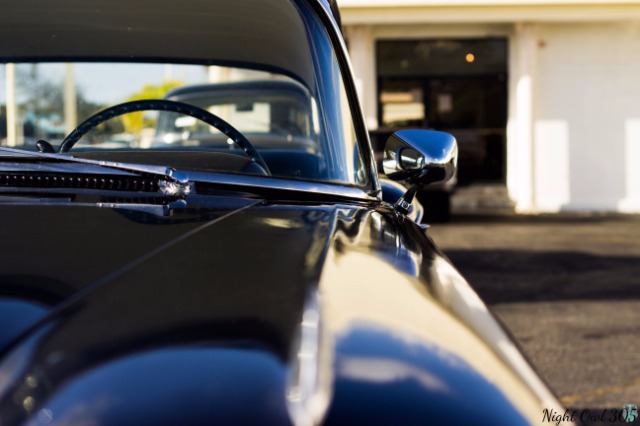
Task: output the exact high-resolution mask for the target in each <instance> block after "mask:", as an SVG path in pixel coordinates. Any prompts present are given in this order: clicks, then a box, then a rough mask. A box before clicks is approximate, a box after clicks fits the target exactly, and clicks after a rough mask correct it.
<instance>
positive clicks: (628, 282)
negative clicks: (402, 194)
mask: <svg viewBox="0 0 640 426" xmlns="http://www.w3.org/2000/svg"><path fill="white" fill-rule="evenodd" d="M429 233H430V235H431V236H432V237H433V239H434V240H435V241H436V243H437V244H438V245H439V246H440V248H441V249H442V250H443V251H444V252H445V253H446V254H447V256H449V258H450V259H451V260H452V262H453V263H454V264H455V265H456V267H457V268H458V269H459V270H460V271H461V272H462V274H463V275H465V277H466V278H467V279H468V281H469V282H470V284H471V285H472V286H473V287H474V288H475V289H476V291H477V292H478V293H479V294H480V296H481V297H482V298H483V299H484V300H485V302H487V304H488V305H489V308H490V309H491V310H492V311H493V312H494V314H495V315H496V316H497V317H498V318H499V319H500V320H501V321H502V322H503V323H504V325H505V326H506V328H507V329H508V330H509V331H510V332H511V333H512V334H513V336H514V337H515V339H516V340H517V342H518V343H519V344H520V345H521V347H522V349H523V350H524V352H525V354H526V355H527V356H528V357H529V359H530V361H531V362H532V364H533V365H534V367H535V368H536V369H537V370H538V371H539V373H540V374H541V375H542V377H543V378H544V379H545V380H546V381H547V383H548V384H549V386H550V387H551V389H552V390H553V391H554V392H555V393H556V395H558V397H559V398H560V400H561V401H562V402H563V403H564V404H565V406H567V407H570V408H572V409H578V410H585V409H589V410H592V411H593V412H597V411H598V410H603V409H617V410H621V409H622V407H623V405H624V404H627V403H633V404H638V405H640V371H639V370H638V366H640V216H634V215H595V214H592V215H577V214H571V215H570V214H561V215H543V216H519V215H513V214H491V215H479V214H475V215H471V214H468V215H454V217H453V218H452V220H451V221H450V222H449V223H444V224H434V225H433V226H432V227H431V228H430V229H429ZM589 424H611V423H608V422H600V423H599V422H589Z"/></svg>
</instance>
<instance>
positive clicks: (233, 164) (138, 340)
mask: <svg viewBox="0 0 640 426" xmlns="http://www.w3.org/2000/svg"><path fill="white" fill-rule="evenodd" d="M0 8H1V9H0V10H1V12H0V58H1V59H2V62H3V63H4V70H5V72H4V74H3V75H4V78H5V82H4V83H5V84H4V86H5V87H8V88H10V89H11V90H8V91H7V93H6V96H5V97H4V102H5V105H4V108H5V109H6V112H7V116H8V117H10V118H11V119H12V120H13V121H9V128H11V126H16V127H19V126H18V125H17V124H16V123H19V122H20V116H21V114H25V112H31V113H33V114H35V116H36V117H37V118H36V120H35V123H36V125H38V123H39V121H38V120H45V119H46V120H49V121H53V120H55V119H56V117H58V118H57V119H58V120H62V118H63V117H64V119H65V122H66V123H67V126H69V127H74V126H75V129H71V128H70V129H69V130H70V131H69V133H68V135H67V136H66V137H65V138H64V140H47V139H46V138H42V139H40V140H38V141H37V143H36V144H35V145H33V144H25V143H24V138H21V135H20V132H19V131H17V132H7V137H6V139H5V140H4V141H3V146H2V147H0V216H1V218H2V220H1V221H0V223H1V225H0V227H1V228H0V235H2V240H3V243H2V245H1V248H0V253H1V257H0V425H2V426H14V425H41V424H42V425H49V424H50V425H218V424H219V425H227V424H268V425H276V424H282V425H286V424H294V425H315V424H367V425H371V424H389V425H406V424H416V425H417V424H420V425H422V424H437V425H443V424H487V425H510V426H512V425H520V424H532V423H539V422H540V421H542V419H543V412H544V410H556V411H555V412H561V411H562V409H561V407H560V405H559V403H558V402H557V400H556V399H555V397H554V396H553V395H552V394H551V393H550V392H549V390H548V389H547V387H546V386H545V385H544V384H543V383H542V381H541V380H540V378H539V377H538V376H537V374H536V373H535V372H534V371H533V369H532V368H531V367H530V366H529V364H528V363H527V362H526V361H525V359H524V358H523V356H522V355H521V354H520V352H519V351H518V350H517V349H516V347H515V346H514V344H513V343H512V341H511V340H510V338H509V337H508V335H507V334H506V333H505V332H504V331H503V329H502V328H501V327H500V326H499V324H498V323H497V322H496V320H495V319H494V318H493V317H492V315H491V314H490V313H489V312H488V310H487V308H486V307H485V305H484V304H483V303H482V302H481V301H480V299H479V298H478V296H477V295H476V294H475V293H474V291H473V290H472V289H471V288H470V287H469V285H468V284H467V283H466V281H465V280H464V279H463V278H462V277H461V276H460V274H459V273H458V272H457V271H456V269H455V268H454V267H453V266H452V265H451V264H450V263H449V261H448V259H447V258H446V257H445V256H444V255H443V254H442V253H441V252H440V251H439V250H438V248H437V247H436V246H435V245H434V243H433V241H432V240H431V238H430V237H429V235H428V232H427V231H426V226H421V225H420V224H419V223H417V222H418V221H417V218H416V214H419V213H417V212H419V208H417V207H416V205H415V204H414V200H413V198H414V195H415V193H416V191H417V190H418V189H420V188H421V187H423V186H424V185H427V184H429V183H438V182H443V181H446V180H447V179H449V178H450V177H451V176H452V175H453V174H454V171H455V167H456V159H457V148H456V143H455V140H454V139H453V137H451V136H450V135H448V134H446V133H440V132H434V131H400V132H397V133H395V134H394V135H392V136H391V137H390V138H389V140H388V142H387V144H386V147H385V154H384V155H385V157H384V168H385V172H386V174H387V178H389V179H391V180H394V181H397V182H402V183H403V184H404V185H405V187H398V186H397V184H396V183H393V184H392V183H388V182H387V181H384V180H382V181H381V179H379V177H378V174H377V171H376V167H375V161H374V158H373V155H372V150H371V148H370V144H369V140H368V134H367V129H366V128H365V125H364V121H363V117H362V113H361V111H360V109H359V106H358V100H357V96H356V91H355V90H354V81H353V77H352V75H351V73H350V68H349V62H348V58H347V53H346V49H345V46H344V42H343V39H342V36H341V32H340V28H339V25H338V23H337V20H336V16H335V7H334V8H332V7H331V5H330V4H329V3H328V2H326V1H325V0H242V1H236V0H207V1H201V0H179V1H178V0H163V1H151V0H137V1H129V0H57V1H55V2H49V1H44V0H22V1H19V2H15V1H8V0H2V1H0ZM74 81H75V83H74ZM167 81H171V82H174V83H175V82H176V81H177V82H178V83H179V84H178V83H175V84H172V86H173V87H175V86H179V85H181V84H183V85H188V86H194V85H205V86H200V87H205V88H206V87H209V88H210V87H211V86H206V85H213V86H214V87H216V88H217V89H218V93H220V92H221V89H224V90H223V92H224V98H225V99H226V101H225V102H224V103H222V102H218V103H216V102H214V103H210V104H199V103H198V102H195V101H193V102H190V100H189V96H187V94H188V90H186V89H183V91H182V92H180V90H181V89H176V90H178V91H177V92H174V93H173V95H171V94H170V95H169V96H168V97H167V98H164V95H165V93H166V91H164V92H161V93H160V94H158V95H155V96H146V97H145V96H143V95H140V93H142V94H145V93H146V94H149V93H155V92H153V90H151V89H150V87H151V86H154V84H155V86H157V87H160V86H162V87H164V86H167V84H165V83H166V82H167ZM154 82H155V83H154ZM163 85H164V86H163ZM155 86H154V87H155ZM141 87H142V89H141ZM240 87H244V88H245V89H246V88H247V87H249V88H252V90H240V89H239V88H240ZM151 88H153V87H151ZM259 88H261V89H260V90H258V89H259ZM45 89H46V90H45ZM263 89H264V90H263ZM185 90H186V91H185ZM265 90H266V91H268V92H269V99H270V100H269V101H268V102H267V101H265V97H264V93H265ZM180 93H181V94H182V95H181V96H180V97H178V96H177V95H178V94H180ZM56 94H58V95H56ZM54 95H56V96H54ZM240 96H242V99H239V98H238V99H236V97H240ZM178 98H179V99H178ZM275 98H278V99H281V100H283V104H282V105H284V104H287V103H288V104H287V105H288V106H282V105H280V103H278V102H273V99H275ZM285 101H286V102H285ZM56 102H57V103H56ZM292 105H293V106H292ZM56 108H57V109H56ZM95 110H97V111H95ZM76 117H79V118H80V121H81V122H80V123H79V124H77V123H73V121H74V119H76ZM196 121H201V122H203V123H206V126H204V125H198V128H197V129H198V130H197V131H196V130H195V127H194V126H196V124H195V122H196ZM163 123H164V124H163ZM167 123H168V124H167ZM166 126H169V127H170V128H171V129H172V130H167V129H168V127H166ZM36 127H37V126H36ZM162 129H164V130H162ZM203 129H204V130H203ZM160 130H162V132H161V131H160ZM36 136H37V135H36ZM381 182H382V183H381ZM405 188H406V189H405Z"/></svg>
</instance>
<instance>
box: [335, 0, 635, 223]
mask: <svg viewBox="0 0 640 426" xmlns="http://www.w3.org/2000/svg"><path fill="white" fill-rule="evenodd" d="M343 3H346V4H347V7H346V8H343V12H344V13H343V20H344V23H345V32H346V35H347V37H348V38H349V40H350V46H351V48H352V50H353V48H354V47H355V48H357V49H358V52H353V53H352V55H353V56H352V57H353V65H354V71H355V73H356V78H357V79H358V84H359V87H360V88H361V95H362V98H363V109H364V111H365V115H366V116H367V118H368V121H369V124H370V125H373V126H375V124H376V123H375V119H376V117H377V110H376V108H377V104H376V94H377V91H376V87H375V77H376V74H375V58H374V57H373V54H374V52H375V50H374V46H375V41H376V40H378V39H394V38H410V39H416V38H420V37H424V38H434V37H443V38H445V37H446V38H451V37H490V36H506V37H508V39H509V46H510V50H509V56H510V57H509V120H508V126H507V182H506V184H507V188H508V191H509V196H510V197H511V198H512V200H513V201H514V203H515V205H516V210H517V211H521V212H532V211H533V212H536V211H539V212H555V211H562V210H588V211H601V210H603V211H622V212H636V213H638V212H640V14H639V12H640V2H632V1H629V2H616V4H608V3H606V2H597V1H593V2H590V3H591V4H588V5H586V4H583V3H580V2H574V3H569V2H556V3H562V4H561V5H549V3H546V5H533V6H531V8H530V9H531V10H530V11H531V12H532V13H531V14H529V15H527V14H526V13H523V11H526V10H529V9H526V7H524V6H523V7H515V6H514V5H513V4H510V2H508V1H506V0H505V1H501V2H482V1H475V2H473V3H474V5H475V6H474V7H481V6H482V5H483V4H484V3H487V4H488V3H492V4H491V5H490V6H491V8H490V9H486V8H485V9H483V10H485V11H488V10H491V11H493V12H495V13H494V14H493V16H494V17H495V19H492V18H490V17H489V14H487V13H480V14H470V13H469V8H468V7H458V6H459V5H458V4H457V3H460V2H448V1H444V0H443V1H440V2H438V5H435V6H434V5H431V4H428V3H433V2H427V1H424V2H420V1H419V0H411V2H410V3H411V5H410V6H411V8H403V7H400V6H398V7H393V6H391V3H389V2H387V3H385V4H386V6H382V3H380V5H377V3H375V1H373V0H371V1H365V0H357V1H356V0H341V1H340V5H341V7H342V6H343ZM449 3H450V4H449ZM462 3H464V2H462ZM501 3H504V4H506V6H505V7H502V6H500V4H501ZM529 3H536V2H529ZM350 5H351V6H350ZM421 5H422V6H421ZM534 6H535V8H533V7H534ZM474 10H475V9H474ZM429 12H433V13H429ZM526 16H530V17H531V20H527V19H524V18H525V17H526ZM405 18H410V19H408V20H404V19H405ZM489 19H491V21H489ZM362 46H364V47H365V49H364V50H361V49H362Z"/></svg>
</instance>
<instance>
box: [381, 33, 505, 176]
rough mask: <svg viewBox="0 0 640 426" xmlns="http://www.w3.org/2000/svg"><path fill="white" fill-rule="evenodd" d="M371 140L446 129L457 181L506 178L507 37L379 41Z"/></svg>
mask: <svg viewBox="0 0 640 426" xmlns="http://www.w3.org/2000/svg"><path fill="white" fill-rule="evenodd" d="M377 66H378V95H379V96H378V102H379V104H378V107H379V108H378V111H379V115H378V120H379V123H380V129H379V130H377V131H376V132H374V134H373V135H372V136H373V138H372V139H373V140H374V143H375V144H376V145H378V146H379V145H381V144H383V143H384V142H383V140H384V139H386V136H387V135H388V134H390V133H391V132H393V131H395V130H397V129H401V128H408V127H413V128H415V127H421V128H430V129H435V130H443V131H446V132H449V133H452V134H453V135H454V136H455V137H456V139H457V140H458V147H459V151H460V154H459V170H458V182H459V184H469V183H476V182H504V181H505V177H506V155H505V154H506V148H505V145H506V142H505V141H506V134H505V133H506V131H505V130H506V124H507V40H506V39H503V38H500V39H498V38H488V39H452V40H440V39H438V40H416V41H407V40H401V41H398V40H394V41H379V42H378V44H377Z"/></svg>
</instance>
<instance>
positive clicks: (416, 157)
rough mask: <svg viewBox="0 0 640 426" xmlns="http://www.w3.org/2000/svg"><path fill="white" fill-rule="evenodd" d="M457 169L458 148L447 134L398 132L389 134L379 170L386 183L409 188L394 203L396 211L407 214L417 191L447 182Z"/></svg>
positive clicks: (452, 138)
mask: <svg viewBox="0 0 640 426" xmlns="http://www.w3.org/2000/svg"><path fill="white" fill-rule="evenodd" d="M457 165H458V145H457V143H456V139H455V138H454V137H453V136H452V135H450V134H449V133H445V132H438V131H435V130H400V131H397V132H395V133H394V134H392V135H391V136H390V137H389V139H387V143H386V144H385V147H384V157H383V160H382V167H383V169H384V172H385V174H386V175H387V177H389V179H392V180H395V181H399V182H404V183H408V184H409V185H410V188H409V190H408V191H407V193H406V194H405V195H404V196H402V197H401V198H400V199H399V200H398V202H397V203H396V210H398V211H399V212H400V213H403V214H407V212H408V211H409V207H410V205H411V202H412V201H413V197H414V196H415V194H416V192H417V191H418V189H420V188H422V187H423V186H425V185H428V184H430V183H439V182H446V181H448V180H449V179H451V178H452V177H453V176H454V175H455V173H456V167H457Z"/></svg>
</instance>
